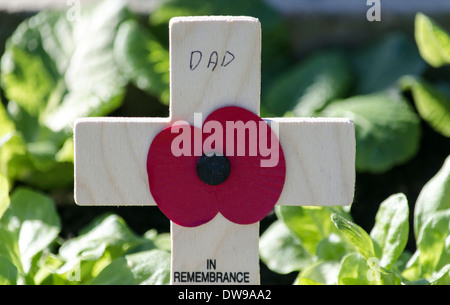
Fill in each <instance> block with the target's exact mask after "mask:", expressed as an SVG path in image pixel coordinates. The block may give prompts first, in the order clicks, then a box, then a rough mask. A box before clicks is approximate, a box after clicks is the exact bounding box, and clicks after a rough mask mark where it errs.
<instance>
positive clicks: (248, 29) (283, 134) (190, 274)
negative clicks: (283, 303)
mask: <svg viewBox="0 0 450 305" xmlns="http://www.w3.org/2000/svg"><path fill="white" fill-rule="evenodd" d="M260 67H261V28H260V23H259V21H258V19H256V18H252V17H231V16H210V17H177V18H173V19H172V20H171V22H170V69H171V71H170V72H171V84H170V86H171V102H170V117H169V118H112V117H106V118H83V119H79V120H77V121H76V123H75V127H74V139H75V200H76V202H77V204H79V205H114V206H118V205H156V202H155V199H154V198H153V197H152V194H151V192H150V191H149V189H150V190H151V185H149V181H148V177H147V171H146V161H147V154H148V152H149V147H150V145H151V143H152V141H153V139H154V138H155V137H156V135H157V134H158V133H160V132H161V131H162V130H163V129H165V128H167V127H169V126H171V125H172V124H174V123H175V122H177V121H186V122H188V123H189V124H191V125H195V126H196V127H198V128H202V123H203V122H198V121H196V114H197V115H198V114H201V117H202V119H203V120H204V119H205V118H206V117H207V116H208V115H209V114H211V113H212V112H214V111H215V110H217V109H219V108H222V107H226V106H238V107H242V108H244V109H246V110H248V111H251V112H253V113H254V114H256V115H258V116H259V104H260V101H259V98H260V70H261V68H260ZM197 117H198V116H197ZM265 120H266V121H267V122H272V123H275V124H276V125H277V126H278V137H279V141H280V143H281V146H282V147H283V152H284V156H285V160H286V177H285V183H284V186H283V189H282V192H281V195H280V197H279V199H278V201H277V204H278V205H347V204H350V203H351V202H352V200H353V192H354V179H355V137H354V128H353V123H352V122H351V121H350V120H348V119H327V118H269V119H265ZM167 166H170V164H167ZM180 175H183V173H180ZM176 178H177V177H174V183H176V182H175V181H176ZM243 190H245V185H244V186H243ZM171 235H172V262H171V263H172V264H171V266H172V270H171V283H172V284H199V283H202V284H259V278H260V277H259V254H258V253H259V252H258V250H259V249H258V243H259V241H258V238H259V222H256V223H251V224H245V225H241V224H236V223H233V222H231V221H229V220H227V219H226V218H225V217H224V216H223V215H222V214H221V213H218V214H217V215H216V216H215V217H214V218H213V219H212V220H211V221H209V222H207V223H205V224H202V225H200V226H197V227H184V226H181V225H177V224H175V223H174V222H171ZM219 277H220V279H219Z"/></svg>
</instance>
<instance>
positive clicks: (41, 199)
mask: <svg viewBox="0 0 450 305" xmlns="http://www.w3.org/2000/svg"><path fill="white" fill-rule="evenodd" d="M0 223H1V225H2V226H4V227H5V228H7V229H8V230H9V231H11V232H12V233H14V234H15V236H16V238H17V240H18V245H19V249H20V256H21V261H22V264H23V268H24V271H25V272H28V271H29V268H30V265H31V260H32V258H33V257H34V256H35V255H36V254H37V253H39V252H41V251H42V250H44V249H45V248H47V247H48V246H49V245H50V244H51V243H52V242H54V241H55V239H56V238H57V237H58V234H59V232H60V230H61V224H60V220H59V216H58V214H57V212H56V209H55V204H54V202H53V200H52V199H51V198H49V197H47V196H46V195H44V194H41V193H38V192H35V191H33V190H30V189H27V188H17V189H16V190H15V191H14V192H13V193H12V195H11V204H10V206H9V208H8V210H7V211H6V212H5V214H4V215H3V218H2V219H1V220H0Z"/></svg>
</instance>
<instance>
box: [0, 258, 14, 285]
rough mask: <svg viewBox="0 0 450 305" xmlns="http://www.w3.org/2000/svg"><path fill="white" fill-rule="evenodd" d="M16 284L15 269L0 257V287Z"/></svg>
mask: <svg viewBox="0 0 450 305" xmlns="http://www.w3.org/2000/svg"><path fill="white" fill-rule="evenodd" d="M15 284H17V268H16V266H14V264H13V263H11V261H9V260H8V259H6V258H5V257H2V256H0V285H15Z"/></svg>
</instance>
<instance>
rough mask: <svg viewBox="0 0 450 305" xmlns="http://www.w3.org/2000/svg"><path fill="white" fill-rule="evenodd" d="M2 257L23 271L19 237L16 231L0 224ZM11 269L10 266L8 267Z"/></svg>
mask: <svg viewBox="0 0 450 305" xmlns="http://www.w3.org/2000/svg"><path fill="white" fill-rule="evenodd" d="M0 258H4V259H6V260H8V261H9V262H11V264H13V265H14V266H15V267H16V268H17V270H18V271H19V272H23V266H22V260H21V259H20V250H19V243H18V238H17V236H16V234H14V232H11V231H10V230H9V229H8V228H6V227H4V226H3V225H1V224H0ZM8 270H9V268H8Z"/></svg>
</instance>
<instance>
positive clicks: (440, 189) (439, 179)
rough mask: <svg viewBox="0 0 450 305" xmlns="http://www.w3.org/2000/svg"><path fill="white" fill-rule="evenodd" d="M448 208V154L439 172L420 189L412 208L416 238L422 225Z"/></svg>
mask: <svg viewBox="0 0 450 305" xmlns="http://www.w3.org/2000/svg"><path fill="white" fill-rule="evenodd" d="M448 209H450V156H448V157H447V159H446V160H445V162H444V164H443V166H442V168H441V169H440V170H439V172H438V173H437V174H436V175H435V176H434V177H433V178H431V180H430V181H428V182H427V183H426V184H425V186H424V187H423V188H422V190H421V191H420V194H419V197H418V198H417V201H416V204H415V208H414V234H415V236H416V240H417V239H418V237H419V233H420V231H421V229H422V226H423V224H424V223H425V222H427V220H428V219H429V218H430V217H432V216H433V215H434V214H436V213H437V212H439V211H444V210H448Z"/></svg>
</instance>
